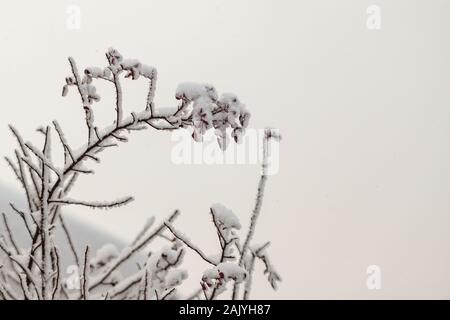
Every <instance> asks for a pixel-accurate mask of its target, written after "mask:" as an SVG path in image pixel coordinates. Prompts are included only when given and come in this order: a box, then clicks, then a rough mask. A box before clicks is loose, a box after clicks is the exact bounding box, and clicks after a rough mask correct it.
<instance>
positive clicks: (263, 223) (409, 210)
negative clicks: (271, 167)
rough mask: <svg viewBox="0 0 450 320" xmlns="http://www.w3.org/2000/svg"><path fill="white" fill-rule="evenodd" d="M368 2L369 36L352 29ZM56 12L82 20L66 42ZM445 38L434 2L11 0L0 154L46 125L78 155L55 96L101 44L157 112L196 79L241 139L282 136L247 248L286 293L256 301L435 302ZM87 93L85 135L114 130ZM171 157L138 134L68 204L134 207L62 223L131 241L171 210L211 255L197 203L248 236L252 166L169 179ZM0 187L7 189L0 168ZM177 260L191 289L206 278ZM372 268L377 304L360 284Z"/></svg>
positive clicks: (449, 280)
mask: <svg viewBox="0 0 450 320" xmlns="http://www.w3.org/2000/svg"><path fill="white" fill-rule="evenodd" d="M372 4H377V5H379V7H380V8H381V29H380V30H368V29H367V27H366V20H367V14H366V9H367V7H368V6H369V5H372ZM69 5H78V6H79V7H80V9H81V28H80V29H79V30H69V29H68V28H67V27H66V20H67V14H66V9H67V7H68V6H69ZM449 39H450V1H446V0H435V1H425V0H421V1H419V0H414V1H412V0H410V1H406V0H404V1H403V0H395V1H392V0H390V1H376V3H374V2H373V1H366V0H358V1H357V0H353V1H350V0H343V1H333V0H314V1H313V0H304V1H298V0H295V1H294V0H292V1H291V0H282V1H275V0H270V1H269V0H263V1H261V0H259V1H256V0H255V1H250V0H246V1H242V0H226V1H225V0H220V1H219V0H190V1H174V0H164V1H163V0H158V1H156V0H146V1H133V0H128V1H126V2H112V1H104V0H102V1H75V0H74V1H70V2H68V1H46V2H42V1H40V2H38V1H10V2H8V4H7V5H6V4H2V9H1V10H0V42H1V49H0V61H1V62H2V63H1V70H2V76H1V78H0V92H1V100H0V101H1V111H2V113H1V115H0V145H1V151H2V152H1V153H2V156H3V155H8V154H12V150H13V149H12V148H13V147H14V144H13V143H14V141H13V139H12V138H11V137H10V135H9V133H8V130H7V124H8V123H13V124H15V125H16V127H17V128H19V129H20V130H21V131H22V132H23V135H24V136H25V137H27V139H31V140H33V141H35V142H38V141H39V140H38V139H39V136H38V135H36V134H35V133H34V132H33V131H34V130H35V129H36V128H37V127H38V126H40V125H43V124H46V123H49V122H50V121H51V120H53V119H58V120H59V121H60V124H61V126H62V127H63V128H64V129H65V131H66V135H67V138H68V139H69V140H70V141H72V142H73V143H74V144H80V143H82V139H83V138H84V134H85V132H84V127H82V123H83V112H82V110H81V109H80V105H79V98H78V97H77V96H76V95H75V93H74V92H72V93H71V94H69V97H67V98H61V95H60V93H61V87H62V84H63V83H64V77H65V76H67V75H69V71H70V70H69V67H68V63H67V59H66V58H67V56H69V55H71V56H73V57H75V59H76V60H77V62H78V64H79V66H80V68H83V67H86V66H92V65H98V66H104V65H105V58H104V52H105V50H106V49H107V48H108V47H110V46H114V47H116V48H117V49H119V50H120V51H121V52H122V54H123V55H124V56H125V57H129V58H138V59H140V60H141V61H142V62H144V63H147V64H151V65H153V66H155V67H157V68H158V71H159V82H158V90H157V95H156V103H157V106H164V107H166V106H173V105H175V99H174V91H175V88H176V86H177V84H178V83H179V82H182V81H186V80H188V81H199V82H210V83H212V84H214V85H215V86H216V88H217V89H218V90H219V92H224V91H225V92H228V91H231V92H235V93H237V94H238V95H239V96H240V98H241V100H242V101H243V102H244V103H246V105H247V107H248V109H249V110H250V111H251V112H252V121H251V125H250V126H251V127H252V128H257V129H259V128H263V127H265V126H272V127H276V128H279V129H280V131H281V132H282V134H283V137H284V140H283V142H282V145H281V154H280V171H279V173H278V174H277V175H274V176H272V177H270V179H269V181H268V187H267V196H266V198H265V202H264V207H263V212H262V216H261V220H260V221H259V226H258V229H257V234H256V240H257V242H258V243H260V242H263V241H265V240H271V241H272V246H271V248H270V252H271V254H272V257H273V262H274V264H275V265H276V266H277V268H278V269H279V271H280V273H281V274H282V276H283V279H284V281H283V283H282V284H281V286H280V289H279V291H278V292H277V293H273V292H272V291H271V290H270V289H269V288H268V285H267V283H266V282H265V281H264V280H263V277H261V276H259V277H258V280H257V281H256V282H257V283H256V285H255V291H254V294H253V297H254V298H290V299H293V298H296V299H303V298H450V273H449V270H450V233H449V231H450V211H449V210H450V197H449V196H450V144H449V136H450V135H449V134H450V91H449V88H450V59H449V57H450V43H449V41H450V40H449ZM126 83H127V84H126V85H125V88H124V91H125V92H128V95H127V97H126V98H125V106H126V109H127V110H128V111H132V110H140V109H141V108H142V106H143V105H144V98H145V92H144V90H145V85H144V84H143V83H140V84H138V83H136V82H133V83H131V82H129V81H128V82H126ZM98 91H99V93H100V94H101V95H102V98H103V99H102V101H101V102H100V103H99V104H97V105H95V112H96V118H97V119H98V124H99V125H100V124H106V123H108V121H111V120H112V118H113V114H112V108H113V107H112V106H113V91H112V89H111V87H109V86H108V85H102V86H99V87H98ZM80 128H83V129H80ZM173 146H174V144H173V143H172V142H171V140H170V135H168V134H163V133H160V132H155V131H151V130H149V131H146V132H141V133H138V134H135V135H134V136H132V137H131V139H130V143H128V144H127V145H123V146H121V148H120V149H117V150H113V151H108V152H106V153H105V154H104V155H103V156H102V159H103V163H102V164H101V166H97V165H96V166H94V167H95V169H96V172H97V174H96V176H95V177H88V178H84V179H82V180H80V181H79V184H78V186H77V187H76V189H75V190H74V193H73V197H77V198H81V199H86V200H89V199H91V200H93V199H102V200H106V199H113V198H115V197H118V196H123V195H129V194H131V195H134V196H135V197H136V201H135V202H134V203H132V204H131V205H130V206H128V207H126V208H120V209H117V210H114V211H108V212H99V211H95V212H90V211H77V210H72V214H74V215H77V216H79V217H80V218H81V219H85V220H87V221H89V222H90V223H93V224H95V225H98V226H100V227H102V228H105V229H107V230H109V231H111V232H114V233H116V234H117V235H118V236H119V237H121V238H124V239H132V238H133V237H134V235H135V234H136V232H138V230H139V229H140V227H141V226H142V225H143V223H144V222H145V220H146V219H147V217H149V216H150V215H156V216H157V217H158V218H160V219H163V218H164V217H165V216H166V215H168V214H169V213H171V212H172V210H174V209H175V208H179V209H180V210H181V212H182V217H181V218H180V219H179V221H178V222H177V226H179V228H180V229H183V230H184V231H185V232H186V233H190V234H191V238H192V240H194V241H195V242H197V243H199V244H202V245H204V248H205V251H208V252H212V251H213V250H214V249H215V248H216V244H215V243H214V241H215V234H214V232H213V231H214V230H213V227H212V226H211V225H210V219H209V216H208V208H209V205H211V204H212V203H215V202H221V203H223V204H224V205H226V206H228V207H230V208H231V209H233V210H234V211H235V212H236V214H238V216H239V217H240V218H241V219H242V222H243V224H244V225H247V223H248V219H249V214H250V212H251V209H252V207H253V204H254V197H255V193H256V186H257V182H258V175H259V168H258V166H256V165H212V166H211V165H210V166H207V165H184V166H180V165H175V164H173V163H172V161H171V150H172V148H173ZM0 181H1V183H3V184H6V185H9V186H11V188H13V187H15V186H16V182H15V181H14V179H13V177H12V175H11V174H10V173H9V171H8V169H7V167H6V165H4V164H3V165H1V166H0ZM188 262H190V263H191V265H192V269H193V270H192V271H191V275H190V276H191V280H190V281H191V283H192V284H195V283H198V280H197V278H196V277H197V276H199V274H200V272H201V271H202V270H203V267H204V266H203V265H202V262H201V261H198V260H197V259H195V258H192V259H188ZM373 264H375V265H378V266H380V268H381V270H382V288H381V290H375V291H370V290H368V289H367V287H366V278H367V275H366V268H367V266H369V265H373ZM258 271H262V268H258ZM196 272H198V274H196Z"/></svg>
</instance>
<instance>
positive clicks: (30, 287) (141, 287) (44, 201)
mask: <svg viewBox="0 0 450 320" xmlns="http://www.w3.org/2000/svg"><path fill="white" fill-rule="evenodd" d="M106 58H107V62H108V63H107V65H106V66H105V67H88V68H86V69H85V70H84V72H83V73H80V72H79V70H78V68H77V65H76V63H75V60H74V59H73V58H69V63H70V67H71V75H69V76H68V77H67V78H66V79H65V85H64V86H63V91H62V94H63V96H66V95H67V94H69V91H70V90H69V89H70V88H74V89H75V90H76V92H77V93H78V95H79V96H80V98H81V106H82V108H83V110H84V112H85V126H86V133H87V134H86V136H87V141H86V144H85V145H83V146H82V147H81V148H77V149H75V148H72V147H71V145H70V144H69V143H68V141H67V140H66V137H65V135H64V133H63V130H62V128H61V127H60V125H59V124H58V122H57V121H53V123H52V126H47V127H45V128H40V129H39V132H41V133H42V134H43V137H44V143H43V146H42V147H40V148H39V147H37V146H35V145H34V144H32V143H31V142H26V141H25V140H23V138H22V137H21V135H20V134H19V132H18V131H17V130H16V129H15V128H14V127H13V126H10V129H11V132H12V133H13V135H14V137H15V138H16V140H17V142H18V146H19V147H18V149H17V150H15V153H14V158H6V160H7V162H8V164H9V166H10V167H11V169H12V171H13V173H14V174H15V176H16V178H17V179H18V181H19V182H20V184H21V187H22V188H23V191H24V194H25V197H26V200H27V207H26V208H19V207H17V205H14V204H11V212H12V213H14V214H17V216H18V217H19V218H20V219H21V220H22V222H23V225H24V226H25V228H26V230H27V233H28V236H29V245H28V246H25V247H22V246H19V245H18V243H17V241H15V239H14V235H15V232H14V230H12V229H11V227H10V223H9V222H8V217H7V216H6V215H5V214H3V224H4V228H3V230H2V231H1V233H0V299H7V300H10V299H27V300H28V299H42V300H50V299H144V300H147V299H161V300H163V299H177V298H178V299H183V298H184V299H187V298H192V299H194V298H197V299H216V298H217V297H218V296H219V295H220V294H221V293H223V292H224V291H226V290H227V289H230V290H231V292H232V294H231V296H232V298H233V299H239V298H244V299H247V298H248V297H249V292H250V289H251V281H252V273H253V266H254V263H255V260H256V259H260V260H261V261H263V262H264V263H265V265H266V273H268V275H269V276H268V280H269V282H270V284H271V285H272V287H273V288H274V289H276V286H277V282H278V281H280V277H279V275H278V274H277V273H276V271H275V270H274V268H273V266H272V264H271V263H270V262H269V261H270V260H269V258H268V255H267V251H266V250H267V246H268V243H267V244H265V245H263V246H261V247H259V248H258V247H253V246H251V242H252V238H253V233H254V230H255V226H256V221H257V219H258V216H259V214H260V212H261V205H262V200H263V195H264V187H265V183H266V180H267V173H266V163H265V161H264V162H263V170H262V175H261V179H260V182H259V186H258V192H257V198H256V204H255V208H254V211H253V213H252V215H251V221H250V227H249V229H248V231H247V233H246V235H245V237H243V238H241V236H240V234H239V232H240V229H241V223H240V221H239V219H238V218H237V216H236V215H235V214H234V213H233V212H232V211H231V210H230V209H228V208H226V207H225V206H223V205H221V204H214V205H212V206H211V208H210V210H209V213H210V216H211V220H212V226H213V227H214V228H215V229H216V231H217V241H218V248H220V250H219V253H218V254H217V255H207V254H205V253H204V252H203V251H202V249H200V247H198V246H196V245H195V244H193V243H192V241H191V240H190V239H189V238H188V237H187V236H186V235H184V234H183V233H182V232H181V231H179V230H178V229H176V228H175V226H174V224H173V223H174V222H175V220H176V218H177V216H178V215H179V211H178V210H175V211H174V212H173V213H172V214H171V215H170V216H169V217H168V218H167V219H166V220H165V221H162V222H161V223H159V225H156V226H155V225H154V224H155V219H154V218H151V219H150V220H149V222H148V223H147V224H146V225H145V227H144V229H143V230H142V231H141V232H140V233H139V235H138V236H137V237H136V239H135V240H134V241H133V242H132V243H131V244H130V245H129V246H127V247H125V248H124V249H123V250H121V251H119V250H118V249H117V248H116V247H115V246H113V245H111V244H105V245H104V246H103V247H102V248H100V249H99V250H97V252H95V253H94V252H91V251H92V250H91V248H90V247H89V246H87V247H86V248H85V250H84V252H77V250H76V249H75V246H74V245H73V241H72V237H71V234H70V231H69V230H70V228H69V227H68V226H67V225H66V223H65V222H64V219H63V215H62V208H63V207H64V206H70V205H75V206H84V207H89V208H93V209H109V208H114V207H118V206H122V205H126V204H127V203H129V202H131V201H133V197H131V196H128V197H123V198H121V199H117V200H114V201H96V202H90V201H84V200H78V199H73V198H71V197H70V196H69V194H70V191H71V189H72V187H73V186H74V184H75V183H76V181H77V178H78V177H79V176H81V175H88V174H93V173H94V172H93V171H92V170H91V169H90V168H89V167H88V164H89V162H90V161H94V162H100V158H99V156H100V154H101V153H102V151H104V150H106V149H109V148H112V147H117V146H118V145H119V144H120V143H124V142H126V141H128V136H129V134H130V133H131V132H133V131H137V130H145V129H147V128H153V129H156V130H160V131H171V130H178V129H180V128H184V129H187V130H191V132H192V137H193V139H194V140H196V141H201V140H202V136H203V135H204V134H205V132H206V131H208V130H215V133H216V136H217V140H218V144H219V146H220V147H221V148H222V149H225V148H226V147H227V145H228V143H229V140H230V139H229V137H228V135H229V134H228V133H229V132H231V134H230V136H231V137H232V138H233V139H234V140H235V141H236V142H240V141H241V139H242V136H243V135H244V133H245V128H246V127H247V126H248V123H249V119H250V113H249V112H248V111H247V109H246V108H245V106H244V105H243V104H242V103H241V102H240V100H239V99H238V97H237V96H236V95H234V94H230V93H225V94H223V95H221V96H219V94H218V93H217V91H216V89H215V88H214V87H213V86H212V85H210V84H197V83H182V84H180V85H179V86H178V88H177V89H176V92H175V98H176V99H177V100H179V105H178V107H177V108H176V109H175V111H173V112H170V113H167V112H166V113H164V112H162V110H158V108H156V106H155V103H154V101H153V99H154V96H155V90H156V81H157V71H156V69H155V68H154V67H151V66H148V65H145V64H142V63H141V62H139V61H138V60H134V59H124V58H123V57H122V55H121V54H120V53H119V52H118V51H117V50H115V49H109V50H108V52H107V53H106ZM123 78H130V79H131V80H138V79H144V80H145V81H146V83H147V85H148V93H147V99H146V103H145V107H144V108H143V110H141V111H136V112H132V113H131V114H130V115H129V116H124V114H123V108H122V101H123V97H122V95H123V93H122V85H121V81H122V79H123ZM96 81H106V82H108V83H111V84H112V87H113V88H114V91H115V98H116V99H115V121H114V123H112V124H111V125H110V126H108V127H106V128H102V129H100V128H98V127H97V126H96V122H95V118H94V108H93V105H94V104H95V102H97V101H99V100H100V99H101V96H100V94H99V93H98V92H97V89H96V86H95V83H96ZM53 131H54V132H55V134H53ZM54 136H55V137H56V138H57V140H58V143H60V144H61V146H62V148H63V150H64V163H57V162H56V161H54V160H53V157H52V137H54ZM278 138H279V137H278V136H276V135H275V134H274V133H273V132H272V131H271V130H269V129H267V130H266V135H265V140H264V141H265V143H264V149H265V150H264V152H263V153H264V155H265V157H264V159H266V153H267V150H266V149H267V148H266V146H267V141H268V140H269V139H278ZM57 228H61V229H62V230H63V231H64V232H65V234H66V238H67V241H68V243H69V247H70V248H71V250H72V254H73V258H74V262H75V263H76V265H77V266H78V270H79V275H80V277H79V278H78V279H75V284H74V282H73V279H66V278H64V274H63V272H62V262H61V255H60V249H59V247H60V246H59V245H58V243H56V242H57V241H56V238H55V236H54V233H55V230H56V229H57ZM156 238H162V239H165V241H167V245H166V246H164V247H162V248H159V249H158V248H152V249H151V250H148V248H149V247H150V245H151V244H152V242H153V240H155V239H156ZM241 239H243V241H241ZM144 250H145V251H146V252H147V251H150V252H151V253H150V254H149V255H148V258H147V259H146V261H143V262H142V263H141V264H140V266H141V267H140V268H139V270H138V271H136V272H134V273H133V274H131V275H127V276H124V275H122V273H121V269H122V267H123V266H124V264H125V263H126V262H128V261H130V259H131V258H135V257H142V255H139V252H143V251H144ZM188 250H190V251H192V252H194V253H196V254H198V255H199V256H200V257H201V258H202V259H203V260H204V261H205V262H206V263H207V264H208V265H209V267H208V268H207V269H206V270H205V271H204V272H203V274H202V273H199V274H194V273H192V272H191V273H190V274H189V276H190V277H195V278H198V281H199V288H198V290H197V291H196V292H194V293H192V294H190V295H187V294H184V295H183V294H182V293H181V292H180V291H181V288H180V286H181V285H182V283H183V281H184V280H185V279H186V278H187V277H188V271H187V270H185V269H183V257H184V256H185V254H186V253H187V251H188ZM69 284H70V285H69ZM241 284H243V285H244V286H245V291H244V293H243V294H240V293H239V287H240V285H241Z"/></svg>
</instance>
